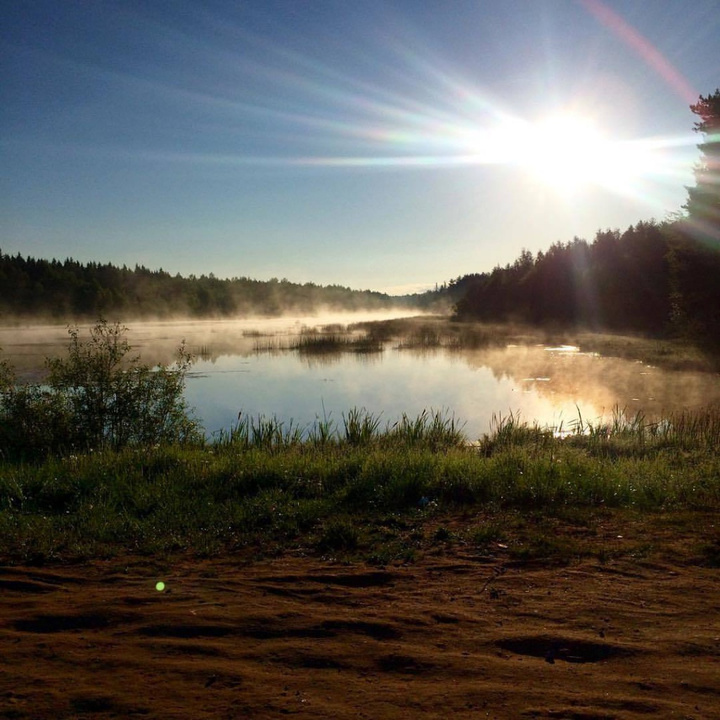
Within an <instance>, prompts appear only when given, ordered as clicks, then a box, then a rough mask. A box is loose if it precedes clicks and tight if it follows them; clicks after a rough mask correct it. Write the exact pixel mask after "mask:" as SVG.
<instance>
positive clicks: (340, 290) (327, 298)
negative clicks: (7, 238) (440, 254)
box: [0, 250, 447, 322]
mask: <svg viewBox="0 0 720 720" xmlns="http://www.w3.org/2000/svg"><path fill="white" fill-rule="evenodd" d="M446 292H447V289H446V288H445V289H440V290H437V291H433V292H428V293H423V294H420V295H406V296H401V297H395V296H390V295H387V294H385V293H380V292H373V291H370V290H363V291H359V290H351V289H349V288H346V287H341V286H339V285H329V286H321V285H315V284H313V283H305V284H298V283H292V282H290V281H289V280H285V279H283V280H277V279H272V280H268V281H260V280H252V279H250V278H246V277H242V278H233V279H231V280H223V279H219V278H216V277H214V276H213V275H212V274H211V275H209V276H206V275H202V276H201V277H195V276H192V275H191V276H190V277H182V276H181V275H171V274H170V273H168V272H165V271H164V270H148V269H147V268H145V267H142V266H135V268H134V269H129V268H127V267H125V266H123V267H116V266H114V265H111V264H99V263H87V264H82V263H79V262H77V261H75V260H72V259H68V260H64V261H59V260H43V259H35V258H31V257H23V256H22V255H20V254H18V255H15V256H10V255H7V254H3V253H2V251H1V250H0V322H2V321H8V320H11V319H15V318H47V319H63V320H65V319H82V318H86V319H95V318H97V317H99V316H109V317H115V316H119V317H121V318H122V319H123V320H128V319H130V318H144V317H148V318H150V317H152V318H163V317H172V316H189V317H233V316H244V315H266V316H273V315H279V314H282V313H299V314H302V313H312V312H316V311H320V310H333V311H338V310H359V309H362V310H381V309H387V308H391V307H407V308H411V309H419V308H424V309H430V308H433V307H439V306H438V303H441V302H442V300H443V298H444V297H445V295H446Z"/></svg>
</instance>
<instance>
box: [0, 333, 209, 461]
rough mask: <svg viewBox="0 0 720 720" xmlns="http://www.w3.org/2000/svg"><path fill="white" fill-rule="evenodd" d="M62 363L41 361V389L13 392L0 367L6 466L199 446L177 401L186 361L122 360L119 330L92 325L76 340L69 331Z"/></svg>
mask: <svg viewBox="0 0 720 720" xmlns="http://www.w3.org/2000/svg"><path fill="white" fill-rule="evenodd" d="M68 332H69V334H70V345H69V347H68V353H67V356H66V357H64V358H52V359H48V360H47V367H48V371H49V372H48V377H47V380H46V382H45V385H24V386H23V385H19V384H17V382H16V381H15V378H14V375H13V374H12V371H11V370H10V369H9V367H8V366H7V364H5V363H2V367H0V452H2V453H3V455H4V456H5V457H6V458H7V459H10V460H35V459H40V458H42V457H44V456H46V455H48V454H62V453H68V452H72V451H86V450H93V449H98V448H101V447H109V448H113V449H119V448H122V447H125V446H129V445H152V444H158V443H172V442H184V441H189V440H199V438H200V434H199V431H198V426H197V423H196V422H195V421H194V420H193V419H192V418H191V417H190V414H189V411H188V408H187V405H186V403H185V400H184V398H183V389H184V387H185V378H186V375H187V372H188V370H189V368H190V366H191V363H192V359H191V357H190V355H189V354H188V353H187V352H186V351H185V348H184V347H183V346H181V347H180V348H179V350H178V360H177V362H176V363H175V365H173V366H170V367H168V366H164V365H160V366H158V367H155V368H153V367H150V366H148V365H143V364H142V363H141V362H140V359H139V357H129V354H130V352H131V351H132V348H131V346H130V344H129V343H128V342H127V340H126V338H125V333H126V332H127V329H126V328H124V327H121V326H120V325H119V324H117V323H116V324H114V325H108V323H107V322H106V321H104V320H101V321H99V322H98V323H97V324H96V325H95V326H94V327H93V328H92V329H91V330H90V337H89V339H87V340H83V339H82V338H81V337H80V331H79V330H78V328H77V327H75V328H70V330H69V331H68Z"/></svg>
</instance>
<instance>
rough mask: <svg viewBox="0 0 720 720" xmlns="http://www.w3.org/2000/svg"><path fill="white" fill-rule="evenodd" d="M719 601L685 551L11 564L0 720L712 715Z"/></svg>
mask: <svg viewBox="0 0 720 720" xmlns="http://www.w3.org/2000/svg"><path fill="white" fill-rule="evenodd" d="M158 580H163V581H164V582H165V583H166V587H165V590H164V591H163V592H158V590H156V582H157V581H158ZM719 611H720V572H719V571H718V570H717V569H713V568H710V567H703V566H702V564H701V563H699V562H697V561H696V560H693V559H692V553H691V552H690V551H688V552H686V553H679V554H678V555H677V557H674V556H673V555H672V554H669V556H668V555H667V554H666V555H664V556H662V557H660V558H659V559H658V558H653V559H652V561H650V560H647V559H646V560H643V559H637V558H635V559H633V558H628V559H622V560H614V561H609V562H607V563H604V564H601V563H599V562H597V561H596V560H584V561H580V562H576V563H572V564H570V565H565V566H552V565H548V564H539V563H534V564H533V563H529V564H518V563H514V562H512V561H511V560H510V559H509V557H507V556H503V554H502V552H501V551H500V552H498V553H497V554H496V555H495V556H494V557H487V556H486V557H481V556H479V555H477V554H475V555H474V554H473V553H472V552H470V551H469V550H468V549H467V548H463V547H460V546H458V547H449V548H448V549H447V551H443V552H442V553H439V554H438V555H437V556H434V557H432V556H429V555H426V556H425V557H423V558H421V559H420V560H419V561H418V562H417V563H415V564H413V565H408V566H401V567H393V568H388V569H377V568H372V567H367V566H362V565H352V566H345V565H341V564H337V563H331V562H324V561H321V560H319V559H317V558H307V557H295V556H290V555H288V556H285V557H282V558H279V559H275V560H271V561H266V562H262V563H258V562H252V563H251V562H247V561H243V559H242V558H240V557H227V558H224V559H218V560H211V561H201V560H193V559H188V558H183V559H179V560H177V562H174V563H171V564H169V563H166V562H160V561H154V560H152V559H147V558H146V559H139V558H132V557H129V558H124V559H123V560H118V559H115V560H112V561H102V562H100V561H98V562H93V563H86V564H82V565H72V566H52V567H50V566H49V567H45V568H31V567H2V568H0V647H1V648H2V653H1V654H0V717H3V718H24V719H29V718H33V719H42V718H95V717H99V718H126V717H145V718H276V717H277V718H279V717H284V716H286V715H294V716H299V717H307V718H383V717H412V718H448V717H453V718H567V719H571V718H572V719H574V720H599V719H600V718H617V719H618V720H621V719H623V720H625V719H629V718H648V717H662V718H695V719H696V720H700V719H701V718H702V719H703V720H705V719H708V718H720V616H719Z"/></svg>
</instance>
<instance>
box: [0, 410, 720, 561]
mask: <svg viewBox="0 0 720 720" xmlns="http://www.w3.org/2000/svg"><path fill="white" fill-rule="evenodd" d="M452 508H463V509H464V510H470V509H474V510H477V511H480V510H482V511H483V512H508V511H518V512H526V511H532V512H538V511H540V512H543V513H551V514H552V513H559V512H565V513H567V512H568V511H569V510H571V509H575V510H577V511H578V512H580V511H582V510H583V509H588V510H590V509H593V508H595V509H597V508H635V509H639V510H644V511H652V510H658V509H663V510H671V509H689V510H697V509H700V510H714V511H717V510H718V509H720V409H718V408H708V409H706V410H703V411H701V412H698V413H680V414H678V415H677V416H673V417H670V418H667V419H666V420H665V421H663V422H660V423H648V422H646V421H643V420H641V419H640V418H638V417H636V416H634V417H632V418H628V421H627V422H624V421H622V420H621V419H620V417H617V418H615V419H614V420H611V421H608V422H607V423H606V424H605V425H601V424H593V425H592V428H588V426H587V422H586V421H584V420H582V421H581V420H580V419H579V420H578V422H577V424H576V426H575V428H574V432H572V433H570V434H569V435H568V434H565V435H562V436H561V435H558V434H557V432H554V429H553V428H540V427H537V426H535V425H527V424H524V423H522V422H520V420H519V419H518V418H517V417H516V416H508V417H505V418H500V417H499V418H498V420H497V422H496V425H495V427H494V430H493V431H492V432H491V433H490V434H489V435H488V436H486V437H485V438H483V440H482V441H481V442H480V443H479V444H477V445H471V444H469V443H467V442H465V441H464V439H463V438H462V435H461V433H460V431H459V428H458V423H457V421H456V420H455V419H454V418H452V417H448V415H447V414H443V413H433V412H426V413H422V414H421V415H420V416H419V417H417V418H410V417H407V416H405V417H403V418H402V419H401V420H399V421H398V422H396V423H388V424H386V425H385V426H384V427H383V426H382V425H381V423H380V418H378V417H377V416H374V415H372V414H370V413H368V412H366V411H365V410H362V409H359V410H358V409H356V410H351V411H349V412H348V413H347V414H345V415H343V420H342V422H341V423H339V424H338V425H335V424H334V423H331V422H330V421H329V420H327V419H323V420H322V421H318V422H317V423H316V424H315V425H314V426H313V427H312V428H302V429H300V428H298V427H297V426H295V425H292V424H283V423H281V422H279V421H277V420H276V419H274V418H267V417H262V416H260V417H256V418H250V417H241V418H240V419H239V421H238V423H237V425H236V426H235V428H234V429H233V430H232V431H231V432H229V433H227V434H226V435H225V436H222V437H219V438H217V439H216V440H215V441H214V442H204V443H201V442H199V443H197V444H196V445H156V446H144V447H127V448H124V449H119V450H116V451H114V450H112V449H109V448H107V449H100V450H98V451H95V452H93V453H84V454H76V455H67V456H65V457H50V458H48V459H46V460H45V461H44V462H42V463H40V464H34V465H29V464H25V463H7V462H6V463H3V464H0V553H2V556H3V557H5V558H6V559H13V558H16V559H19V560H23V561H30V560H33V561H38V562H39V561H42V560H47V559H50V558H60V557H67V556H75V557H77V556H85V555H98V554H113V553H116V552H124V551H126V550H127V549H131V550H135V551H138V552H158V551H160V552H168V551H175V550H183V549H192V550H193V551H195V552H200V553H215V552H220V551H222V550H227V549H232V548H238V547H243V546H247V545H252V546H254V547H258V548H264V549H268V548H271V547H285V546H288V545H298V544H299V545H302V546H309V547H310V548H317V549H318V551H320V552H330V551H333V549H334V548H335V549H339V551H340V550H342V551H350V550H351V549H352V548H355V550H354V551H357V552H364V548H367V552H368V555H370V554H374V555H378V556H380V555H383V556H384V551H383V552H381V551H380V550H379V549H378V545H377V543H378V542H380V543H381V544H382V543H383V542H384V541H383V540H382V537H383V536H384V535H383V534H384V533H386V531H385V530H382V528H383V527H386V526H387V524H388V522H390V521H389V520H388V518H396V520H392V523H396V522H401V523H402V522H409V523H415V522H416V521H418V520H419V519H422V518H423V517H426V516H428V517H429V516H431V515H432V513H435V512H438V511H440V512H444V511H449V510H451V509H452ZM402 517H406V518H408V520H407V521H400V520H397V518H402ZM371 536H372V537H377V538H380V539H379V540H375V541H373V540H372V539H371ZM373 543H375V544H374V545H373ZM405 551H407V548H405V550H402V552H405ZM398 552H400V550H399V551H398Z"/></svg>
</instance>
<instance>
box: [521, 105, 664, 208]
mask: <svg viewBox="0 0 720 720" xmlns="http://www.w3.org/2000/svg"><path fill="white" fill-rule="evenodd" d="M520 145H521V157H520V163H521V164H523V165H525V166H526V167H527V168H528V169H529V170H530V171H531V172H532V174H533V175H534V176H535V177H536V178H538V179H539V180H540V181H541V182H542V183H543V184H545V185H548V186H550V187H553V188H555V189H556V190H558V191H560V192H562V193H565V194H570V193H573V192H575V191H578V190H582V189H583V188H584V187H587V186H589V185H596V186H604V187H607V188H611V189H615V190H621V189H622V188H624V187H627V185H628V183H631V182H632V181H633V180H635V179H637V178H638V177H639V176H640V175H643V174H645V173H647V172H649V171H651V170H652V161H651V157H650V155H649V153H648V151H647V149H643V148H642V146H640V145H638V144H637V143H629V142H621V141H615V140H612V139H610V138H608V137H606V136H605V135H604V134H603V133H602V132H601V131H600V129H599V128H598V127H597V126H596V125H595V124H594V123H593V122H592V121H591V120H589V119H587V118H585V117H583V116H580V115H573V114H565V115H556V116H552V117H549V118H546V119H544V120H541V121H539V122H537V123H535V124H532V125H530V126H529V128H528V130H527V132H526V134H525V137H524V138H523V140H522V142H521V143H520Z"/></svg>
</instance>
